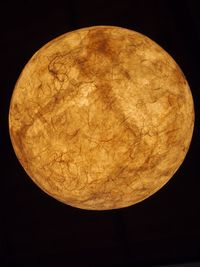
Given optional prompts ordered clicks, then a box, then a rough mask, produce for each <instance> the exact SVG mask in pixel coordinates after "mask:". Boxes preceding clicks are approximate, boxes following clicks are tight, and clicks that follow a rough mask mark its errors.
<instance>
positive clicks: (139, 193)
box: [9, 26, 194, 210]
mask: <svg viewBox="0 0 200 267" xmlns="http://www.w3.org/2000/svg"><path fill="white" fill-rule="evenodd" d="M193 123H194V111H193V101H192V96H191V92H190V89H189V86H188V84H187V82H186V80H185V78H184V76H183V74H182V72H181V70H180V69H179V67H178V66H177V64H176V63H175V61H174V60H173V59H172V58H171V57H170V56H169V55H168V54H167V53H166V52H165V51H164V50H163V49H162V48H161V47H160V46H158V45H157V44H156V43H154V42H153V41H151V40H150V39H149V38H147V37H145V36H144V35H141V34H139V33H137V32H134V31H130V30H127V29H123V28H118V27H111V26H97V27H90V28H84V29H80V30H77V31H74V32H70V33H67V34H64V35H62V36H60V37H59V38H56V39H54V40H52V41H51V42H49V43H48V44H46V45H45V46H44V47H42V48H41V49H40V50H39V51H38V52H36V53H35V54H34V56H33V57H32V58H31V60H30V61H29V62H28V64H27V65H26V66H25V68H24V70H23V72H22V74H21V76H20V78H19V80H18V82H17V84H16V86H15V90H14V93H13V96H12V101H11V105H10V113H9V127H10V135H11V140H12V144H13V147H14V150H15V152H16V155H17V157H18V159H19V160H20V162H21V164H22V166H23V167H24V169H25V170H26V172H27V173H28V174H29V176H30V177H31V178H32V179H33V181H34V182H35V183H36V184H37V185H38V186H40V187H41V188H42V189H43V190H44V191H45V192H47V193H48V194H50V195H51V196H53V197H55V198H56V199H58V200H60V201H62V202H64V203H66V204H69V205H72V206H75V207H79V208H83V209H94V210H104V209H114V208H121V207H126V206H129V205H132V204H134V203H137V202H139V201H141V200H143V199H145V198H147V197H148V196H150V195H152V194H153V193H154V192H156V191H157V190H159V189H160V188H161V187H162V186H163V185H164V184H165V183H166V182H167V181H168V180H169V179H170V178H171V177H172V175H173V174H174V173H175V171H176V170H177V169H178V167H179V166H180V164H181V163H182V161H183V159H184V157H185V155H186V153H187V150H188V147H189V144H190V141H191V137H192V132H193Z"/></svg>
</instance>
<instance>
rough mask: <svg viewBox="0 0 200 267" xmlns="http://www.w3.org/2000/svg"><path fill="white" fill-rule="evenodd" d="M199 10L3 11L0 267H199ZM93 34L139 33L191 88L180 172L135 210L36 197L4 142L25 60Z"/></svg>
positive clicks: (141, 6)
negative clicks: (62, 38) (66, 37)
mask: <svg viewBox="0 0 200 267" xmlns="http://www.w3.org/2000/svg"><path fill="white" fill-rule="evenodd" d="M198 3H199V1H191V0H185V1H180V2H179V1H175V0H174V1H169V0H168V1H162V0H160V1H159V0H157V1H152V0H151V1H150V0H149V1H148V0H147V1H144V0H137V1H134V0H132V1H127V0H121V1H117V0H115V1H114V0H107V1H103V0H96V1H93V2H92V1H88V0H83V1H80V0H74V1H73V0H70V1H57V0H54V1H45V2H44V1H42V0H41V1H40V2H37V3H36V1H28V0H27V1H24V2H20V3H19V2H18V1H16V2H15V1H1V4H0V15H1V16H0V20H1V21H0V27H1V37H0V45H1V50H0V53H1V58H0V64H1V65H0V71H1V72H0V81H1V88H0V94H1V95H0V101H1V103H0V109H1V111H0V116H1V121H0V150H1V152H0V154H1V163H0V164H1V165H0V168H1V172H0V175H1V176H0V178H1V188H2V190H1V198H2V199H1V222H2V223H3V224H2V227H1V228H0V229H1V237H0V238H1V239H0V240H1V245H2V248H1V250H0V253H1V252H2V255H1V258H0V266H3V267H4V266H12V267H15V266H20V267H23V266H76V265H77V264H78V263H79V266H115V265H117V266H118V265H120V266H136V267H140V266H156V265H161V264H172V263H173V264H176V263H186V262H196V261H200V193H199V188H200V171H199V166H198V165H199V163H198V162H199V158H198V152H199V148H200V132H199V123H200V122H199V106H200V103H199V97H200V82H199V79H200V74H199V60H200V58H199V56H200V54H199V49H200V30H199V27H200V19H199V10H200V9H199V4H198ZM92 25H115V26H121V27H125V28H129V29H133V30H136V31H139V32H141V33H143V34H145V35H147V36H149V37H150V38H152V39H153V40H155V41H156V42H157V43H158V44H160V45H161V46H162V47H163V48H164V49H165V50H167V51H168V52H169V53H170V54H171V55H172V56H173V57H174V59H175V60H176V61H177V62H178V64H179V65H180V67H181V68H182V70H183V72H184V73H185V76H186V77H187V80H188V82H189V84H190V87H191V90H192V94H193V97H194V103H195V111H196V126H195V130H194V136H193V140H192V144H191V147H190V150H189V153H188V154H187V157H186V159H185V161H184V163H183V165H182V166H181V168H180V169H179V170H178V171H177V173H176V174H175V175H174V177H173V179H171V180H170V182H168V184H167V185H166V186H164V188H162V189H161V190H160V191H159V192H158V193H156V194H155V195H153V196H151V197H150V198H148V199H147V200H145V201H143V202H141V203H139V204H137V205H134V206H132V207H128V208H124V209H120V210H114V211H102V212H95V211H84V210H80V209H76V208H72V207H70V206H67V205H64V204H62V203H59V202H58V201H56V200H54V199H53V198H51V197H49V196H47V195H46V194H45V193H43V192H42V191H41V190H40V189H39V188H38V187H37V186H36V185H35V184H34V183H33V182H32V181H31V179H29V178H28V176H27V175H26V173H25V171H24V170H23V168H22V167H21V165H20V164H19V162H18V160H17V158H16V156H15V154H14V151H13V148H12V146H11V142H10V139H9V133H8V122H7V121H8V109H9V102H10V98H11V95H12V91H13V88H14V85H15V82H16V80H17V78H18V76H19V74H20V72H21V70H22V68H23V67H24V65H25V64H26V63H27V61H28V60H29V58H30V57H31V56H32V55H33V53H34V52H35V51H36V50H38V49H39V48H40V47H41V46H43V45H44V44H45V43H47V42H48V41H50V40H51V39H53V38H55V37H57V36H59V35H60V34H63V33H65V32H68V31H71V30H74V29H78V28H81V27H86V26H92Z"/></svg>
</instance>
